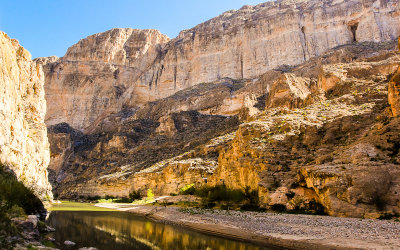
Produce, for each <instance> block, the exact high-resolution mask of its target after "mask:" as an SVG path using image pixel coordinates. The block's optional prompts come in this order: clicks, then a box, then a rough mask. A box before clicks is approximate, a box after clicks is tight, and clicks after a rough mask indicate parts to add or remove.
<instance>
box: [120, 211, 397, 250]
mask: <svg viewBox="0 0 400 250" xmlns="http://www.w3.org/2000/svg"><path fill="white" fill-rule="evenodd" d="M125 211H128V212H131V213H135V214H138V215H142V216H146V217H148V218H151V219H153V220H157V221H162V222H165V223H169V224H175V225H179V226H182V227H185V228H189V229H191V230H195V231H199V232H203V233H207V234H212V235H217V236H221V237H227V238H231V239H235V240H240V241H244V242H250V243H254V244H258V245H263V246H268V245H269V246H270V245H272V246H279V247H284V248H290V249H399V248H400V237H399V235H400V222H396V221H384V220H370V219H357V218H338V217H329V216H313V215H295V214H276V213H258V212H239V211H223V210H204V209H195V208H189V209H182V208H177V207H159V206H137V207H134V208H133V209H130V210H125Z"/></svg>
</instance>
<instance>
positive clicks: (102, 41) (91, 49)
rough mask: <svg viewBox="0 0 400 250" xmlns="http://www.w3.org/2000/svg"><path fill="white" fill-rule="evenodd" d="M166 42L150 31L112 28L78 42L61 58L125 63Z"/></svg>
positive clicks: (155, 32)
mask: <svg viewBox="0 0 400 250" xmlns="http://www.w3.org/2000/svg"><path fill="white" fill-rule="evenodd" d="M168 41H169V38H168V36H166V35H163V34H161V32H160V31H158V30H154V29H147V30H138V29H131V28H115V29H111V30H109V31H106V32H102V33H98V34H94V35H91V36H88V37H87V38H85V39H81V40H80V41H79V42H78V43H77V44H75V45H73V46H71V47H70V48H69V49H68V51H67V53H66V54H65V56H64V57H63V59H64V60H67V61H68V60H69V61H97V62H109V63H114V64H122V65H123V64H129V63H130V62H132V61H135V60H139V59H140V58H141V57H143V56H144V55H145V54H146V53H147V51H148V49H149V48H150V47H151V46H155V45H158V44H164V43H166V42H168Z"/></svg>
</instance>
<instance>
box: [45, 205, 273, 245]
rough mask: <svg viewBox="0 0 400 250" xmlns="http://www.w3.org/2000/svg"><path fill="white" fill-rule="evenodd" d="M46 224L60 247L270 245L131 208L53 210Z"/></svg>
mask: <svg viewBox="0 0 400 250" xmlns="http://www.w3.org/2000/svg"><path fill="white" fill-rule="evenodd" d="M47 224H48V225H49V226H51V227H54V228H55V229H56V231H55V232H54V233H53V234H52V235H51V236H52V237H54V238H55V239H56V240H57V247H58V248H61V249H71V250H73V249H79V248H80V247H96V248H98V249H99V250H103V249H104V250H106V249H118V250H124V249H141V250H145V249H207V250H209V249H210V250H211V249H219V250H223V249H226V250H235V249H237V250H247V249H248V250H256V249H267V248H263V247H259V246H255V245H251V244H247V243H243V242H238V241H233V240H229V239H225V238H219V237H215V236H210V235H206V234H202V233H198V232H194V231H190V230H186V229H183V228H181V227H178V226H172V225H167V224H164V223H159V222H154V221H151V220H149V219H147V218H145V217H141V216H137V215H134V214H131V213H128V212H119V211H115V212H113V211H107V212H95V211H52V212H51V213H50V215H49V217H48V219H47ZM65 240H70V241H73V242H75V243H76V244H77V245H76V246H75V247H72V248H71V247H68V248H67V247H65V246H63V245H62V242H64V241H65ZM268 249H270V248H268ZM271 249H272V248H271Z"/></svg>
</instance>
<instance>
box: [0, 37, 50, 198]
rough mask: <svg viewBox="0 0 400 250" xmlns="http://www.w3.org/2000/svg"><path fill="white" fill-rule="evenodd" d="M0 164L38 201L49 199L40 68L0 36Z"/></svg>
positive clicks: (42, 86) (44, 104)
mask: <svg viewBox="0 0 400 250" xmlns="http://www.w3.org/2000/svg"><path fill="white" fill-rule="evenodd" d="M0 89H1V92H2V93H1V95H0V119H1V122H0V162H1V163H3V164H5V165H6V166H8V167H9V168H11V169H12V170H13V172H14V173H15V174H16V176H17V178H18V180H20V181H22V182H23V183H24V184H25V185H26V186H28V187H31V188H32V189H33V190H34V192H35V193H36V194H37V195H38V196H39V197H40V198H41V199H52V193H51V186H50V184H49V182H48V178H47V166H48V164H49V161H50V151H49V142H48V140H47V129H46V125H45V124H44V117H45V113H46V101H45V98H44V73H43V70H42V66H41V65H40V64H38V63H36V62H32V61H31V55H30V54H29V52H28V51H27V50H25V49H24V48H23V47H22V46H20V45H19V43H18V41H17V40H14V39H10V38H9V37H8V36H7V35H6V34H5V33H3V32H0Z"/></svg>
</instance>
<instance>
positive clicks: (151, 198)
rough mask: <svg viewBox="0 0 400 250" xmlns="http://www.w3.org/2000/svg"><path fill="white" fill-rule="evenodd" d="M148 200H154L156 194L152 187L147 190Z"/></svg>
mask: <svg viewBox="0 0 400 250" xmlns="http://www.w3.org/2000/svg"><path fill="white" fill-rule="evenodd" d="M147 200H149V201H150V200H154V194H153V190H151V188H149V189H148V190H147Z"/></svg>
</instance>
